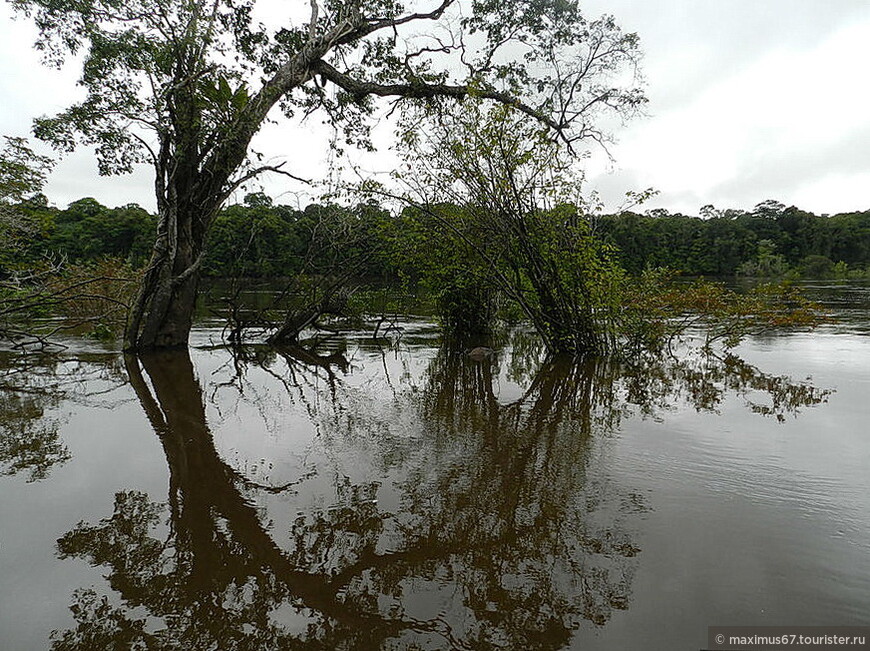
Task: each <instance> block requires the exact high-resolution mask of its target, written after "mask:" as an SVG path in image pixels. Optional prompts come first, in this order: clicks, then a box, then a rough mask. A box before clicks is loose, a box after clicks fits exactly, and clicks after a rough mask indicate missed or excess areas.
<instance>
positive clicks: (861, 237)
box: [0, 193, 870, 278]
mask: <svg viewBox="0 0 870 651" xmlns="http://www.w3.org/2000/svg"><path fill="white" fill-rule="evenodd" d="M18 208H19V212H20V213H23V215H25V216H26V217H27V218H28V219H29V221H31V223H32V224H33V225H34V226H35V228H34V229H31V235H30V237H29V241H28V242H27V243H26V246H25V247H24V249H23V250H22V249H21V248H19V249H18V250H17V251H16V254H15V255H16V258H18V259H17V260H0V269H2V268H3V267H8V266H9V265H14V264H16V263H17V264H21V263H25V264H26V263H27V262H28V261H29V260H31V259H36V258H39V257H44V256H45V255H54V256H63V257H65V258H67V259H69V260H70V261H88V260H95V259H99V258H102V257H106V256H115V257H120V258H123V259H126V260H127V261H129V262H130V263H131V264H132V265H133V266H137V267H138V266H142V265H143V264H145V263H146V262H147V260H148V256H149V254H150V247H151V244H152V242H153V238H154V231H155V228H156V218H155V216H154V215H151V214H149V213H148V211H146V210H144V209H143V208H141V207H139V206H138V205H136V204H129V205H126V206H122V207H119V208H107V207H106V206H103V205H101V204H100V203H99V202H98V201H96V200H95V199H91V198H85V199H79V200H78V201H74V202H73V203H71V204H70V205H69V207H68V208H66V209H65V210H60V209H58V208H54V207H51V206H49V205H48V202H47V200H46V199H45V197H43V196H41V195H40V196H37V197H36V198H34V199H32V200H30V201H29V202H27V203H26V204H23V205H21V206H19V207H18ZM337 211H338V212H341V213H342V215H343V217H342V219H343V220H344V221H345V223H346V225H347V228H352V229H353V230H354V231H355V233H356V235H355V236H354V237H334V235H335V230H334V229H335V220H334V216H335V213H336V212H337ZM327 212H328V213H329V214H330V215H331V217H330V218H331V220H332V226H331V227H330V228H331V229H332V231H331V232H330V234H329V235H328V236H329V237H334V243H335V246H336V247H339V248H340V247H353V248H354V250H353V251H344V252H341V251H338V252H337V253H339V254H341V253H344V254H347V256H348V257H353V258H354V259H356V260H359V259H364V260H365V262H364V264H363V265H362V266H361V267H360V268H359V272H360V273H361V274H362V275H367V276H374V277H384V278H390V277H394V276H396V275H397V273H398V270H397V268H396V264H395V259H394V256H392V255H390V254H389V253H385V251H387V252H389V251H395V250H396V247H397V245H398V246H401V242H400V241H399V242H397V239H398V240H401V238H402V229H401V228H396V225H397V224H399V223H400V221H396V219H395V218H394V217H392V216H391V215H390V213H389V212H387V211H386V210H383V209H380V208H377V207H373V206H369V205H361V206H357V207H354V208H339V207H336V206H321V205H310V206H308V207H306V208H305V209H303V210H299V209H296V208H292V207H289V206H279V205H273V204H272V201H271V199H269V197H267V196H265V195H263V194H260V193H256V194H251V195H248V196H247V197H246V199H245V203H244V204H239V205H233V206H229V207H227V208H226V209H224V210H223V211H222V212H221V213H220V214H219V215H218V216H217V218H216V222H215V224H214V227H213V228H212V230H211V234H210V240H209V244H208V251H207V256H206V258H205V260H204V264H203V269H204V271H205V273H206V274H207V275H211V276H238V275H242V276H252V277H277V276H282V277H283V276H291V275H294V274H296V273H297V272H299V271H300V270H301V269H302V268H303V265H306V264H307V266H306V267H305V268H307V269H310V268H312V261H311V260H307V262H306V256H308V255H309V254H310V252H311V251H312V250H313V249H312V247H311V242H312V241H313V240H315V239H317V238H322V237H323V233H321V232H320V231H319V229H320V224H321V223H322V221H323V220H322V217H323V216H324V215H325V214H326V213H327ZM593 228H594V232H595V233H597V234H598V235H599V236H600V237H601V238H603V239H605V240H607V241H609V242H611V243H612V244H614V245H615V246H616V247H617V248H618V250H619V255H620V258H621V261H622V263H623V264H624V266H625V268H626V269H627V270H628V271H630V272H640V271H643V270H644V269H646V268H649V267H669V268H671V269H674V270H676V271H679V272H681V273H682V274H685V275H707V276H732V275H748V276H785V275H793V276H805V277H832V276H839V277H848V276H859V275H864V274H866V273H867V271H868V269H870V210H868V211H864V212H853V213H842V214H837V215H833V216H827V215H822V216H819V215H814V214H812V213H809V212H805V211H803V210H800V209H798V208H795V207H786V206H784V205H783V204H780V203H777V202H775V201H765V202H763V203H760V204H758V205H757V206H756V207H755V209H754V210H752V211H748V212H747V211H736V210H725V211H718V210H716V209H714V208H712V207H711V206H707V207H705V208H704V209H702V215H701V216H687V215H682V214H670V213H668V212H667V211H666V210H661V209H656V210H650V211H648V212H647V213H645V214H638V213H634V212H623V213H621V214H618V215H602V216H597V217H595V218H594V220H593ZM317 250H318V251H322V250H323V242H320V243H319V245H318V248H317ZM22 257H23V258H25V259H22ZM331 257H333V256H331ZM338 257H341V255H339V256H338ZM333 259H335V257H333ZM313 267H314V268H316V267H317V265H316V261H314V264H313Z"/></svg>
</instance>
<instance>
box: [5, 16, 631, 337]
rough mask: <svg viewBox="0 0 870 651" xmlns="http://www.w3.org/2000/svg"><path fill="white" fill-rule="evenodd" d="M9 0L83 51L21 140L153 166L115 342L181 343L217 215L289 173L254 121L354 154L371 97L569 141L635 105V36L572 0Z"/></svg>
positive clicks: (51, 35) (589, 136)
mask: <svg viewBox="0 0 870 651" xmlns="http://www.w3.org/2000/svg"><path fill="white" fill-rule="evenodd" d="M9 1H10V2H11V4H12V5H13V6H14V7H15V8H16V9H18V10H19V11H21V12H23V13H25V14H26V15H28V16H30V17H31V18H32V19H33V20H35V22H36V25H37V26H38V28H39V30H40V38H39V40H38V42H37V47H38V48H39V49H40V50H42V51H43V53H44V55H45V58H46V61H47V62H49V63H56V64H58V63H60V62H61V61H63V60H64V59H65V57H68V56H70V55H82V58H81V60H82V76H81V79H80V82H79V83H80V85H81V86H82V87H83V88H84V90H85V91H86V95H85V97H84V99H83V100H82V101H80V102H78V103H76V104H74V105H72V106H70V107H69V108H68V109H66V110H65V111H63V112H62V113H60V114H58V115H56V116H53V117H46V118H41V119H39V120H37V121H36V127H35V133H36V135H37V136H38V137H40V138H42V139H44V140H47V141H49V142H51V143H52V144H53V145H55V146H56V147H57V148H59V149H61V150H71V149H73V148H74V147H75V146H76V145H77V144H79V143H84V144H87V145H91V146H94V147H95V148H96V152H97V156H98V162H99V169H100V172H101V173H102V174H117V173H124V172H129V171H130V170H131V169H132V168H133V167H134V166H135V165H137V164H140V163H150V164H152V165H153V167H154V171H155V180H154V188H155V193H156V198H157V208H158V215H159V220H158V231H157V236H156V241H155V244H154V251H153V255H152V258H151V261H150V263H149V266H148V267H147V270H146V273H145V275H144V280H143V282H142V285H141V288H140V290H139V292H138V296H137V298H136V300H135V302H134V304H133V307H132V308H131V312H130V315H129V322H128V326H127V330H126V336H125V346H126V348H127V349H130V350H134V349H138V350H143V349H149V348H162V347H173V346H183V345H185V344H186V343H187V338H188V334H189V330H190V326H191V319H192V314H193V308H194V304H195V300H196V293H197V284H198V280H199V268H200V262H201V260H202V257H203V251H204V247H205V244H206V236H207V234H208V231H209V228H210V226H211V224H212V223H213V221H214V217H215V215H216V213H217V212H218V211H219V210H220V208H221V206H222V205H223V203H224V202H225V200H226V199H227V198H228V197H229V196H230V194H231V193H232V192H233V191H234V189H236V188H237V187H239V186H240V185H241V184H242V183H244V182H246V181H248V180H250V179H252V178H254V177H255V176H257V175H259V174H262V173H264V172H267V171H273V172H274V171H280V172H283V173H288V174H289V172H287V171H286V170H283V169H278V168H279V167H280V166H272V165H260V164H258V163H257V162H256V161H257V159H256V157H255V156H252V155H251V147H250V145H251V139H252V138H253V137H254V135H255V134H256V133H257V132H258V130H259V129H260V128H261V126H262V125H263V124H264V123H265V122H266V121H267V120H269V119H272V118H276V117H279V116H280V115H281V114H282V113H283V114H284V115H285V116H287V117H289V118H291V119H295V120H297V121H298V120H303V119H305V118H307V117H309V116H310V115H312V114H314V113H318V112H320V113H322V114H324V115H325V116H326V119H327V120H328V121H329V122H330V123H331V124H333V125H334V126H335V128H336V129H338V130H339V133H342V134H343V137H344V139H345V140H346V141H347V142H350V143H354V144H357V145H361V146H366V145H370V144H371V143H370V142H369V138H368V127H369V125H370V123H371V122H370V120H369V118H370V117H372V115H373V113H374V111H375V110H376V109H377V108H378V103H377V102H376V99H377V98H386V100H388V101H392V102H409V101H410V102H420V101H423V102H425V101H431V100H434V99H438V98H447V99H452V100H457V101H461V100H462V99H463V98H466V97H468V96H474V97H477V98H483V99H486V100H491V101H493V102H499V103H502V104H506V105H510V106H512V107H514V108H516V109H517V110H519V111H521V112H523V113H525V114H527V115H528V116H529V117H530V119H536V120H538V121H539V122H540V123H541V124H542V125H543V126H544V127H545V128H547V129H548V130H549V131H550V132H551V135H552V136H553V137H555V138H559V139H561V140H563V141H564V142H565V143H567V144H572V143H575V144H576V143H578V142H581V141H590V140H598V141H601V140H603V139H605V137H606V136H605V132H604V130H603V128H602V126H601V125H602V124H603V123H602V115H603V114H608V113H609V114H612V115H614V116H620V115H624V114H626V113H630V112H632V111H633V110H635V109H636V108H637V107H638V106H639V105H641V104H642V103H643V102H644V101H645V99H644V96H643V93H642V91H641V90H640V89H639V88H638V81H637V76H636V75H635V74H633V73H634V65H635V63H636V61H637V58H638V40H637V37H636V36H635V35H634V34H626V33H623V32H622V31H621V30H620V29H619V27H618V26H617V25H616V24H615V23H614V21H613V19H612V18H611V17H608V16H605V17H602V18H600V19H597V20H587V19H586V18H585V17H584V16H583V14H582V13H581V11H580V9H579V8H578V6H577V4H576V2H573V1H571V0H515V1H513V2H505V1H504V0H419V1H415V2H411V3H409V5H413V6H405V5H404V4H402V3H399V2H396V1H395V0H366V2H362V1H361V0H310V2H308V3H306V2H303V1H302V0H298V1H295V2H273V3H266V2H262V1H261V2H257V1H256V0H9ZM384 108H386V107H384Z"/></svg>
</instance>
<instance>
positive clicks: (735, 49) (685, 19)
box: [0, 0, 870, 214]
mask: <svg viewBox="0 0 870 651" xmlns="http://www.w3.org/2000/svg"><path fill="white" fill-rule="evenodd" d="M582 6H583V7H584V8H585V10H586V13H587V15H589V16H592V15H598V14H600V13H603V12H609V13H612V14H613V15H614V16H615V17H616V19H617V21H618V22H619V24H621V25H622V27H623V28H624V29H625V30H627V31H634V32H637V33H638V34H639V36H640V38H641V44H642V47H643V50H644V52H645V55H644V62H643V71H644V75H645V77H646V80H647V95H648V97H649V99H650V103H649V106H648V110H647V112H648V116H647V117H645V118H642V119H638V120H636V121H634V122H632V123H631V124H629V125H627V126H626V127H624V128H621V129H620V130H619V131H618V132H617V133H616V137H617V141H618V143H617V145H616V146H614V147H612V148H611V153H612V155H613V157H614V158H615V161H614V162H612V163H611V162H609V161H608V160H607V157H605V156H603V155H597V156H595V157H593V159H592V160H591V161H590V162H589V167H588V177H589V187H590V188H595V189H597V190H598V191H599V192H600V193H601V195H602V197H603V198H604V200H605V202H606V204H607V205H608V207H611V208H612V207H615V206H617V205H619V204H620V202H621V199H622V197H623V196H624V194H625V192H626V191H627V190H642V189H646V188H648V187H653V188H655V189H656V190H658V191H659V195H658V196H657V197H656V198H655V199H654V200H652V201H651V202H649V203H648V204H646V206H645V208H653V207H663V208H668V209H669V210H671V211H672V212H676V211H681V212H684V213H687V214H697V213H698V210H699V208H700V207H701V206H703V205H705V204H714V205H715V206H716V207H718V208H744V209H751V208H752V207H753V206H754V205H755V204H757V203H759V202H761V201H763V200H765V199H777V200H779V201H782V202H783V203H785V204H787V205H792V204H794V205H797V206H799V207H801V208H804V209H806V210H811V211H813V212H816V213H836V212H842V211H848V210H867V209H870V70H868V66H870V2H868V1H867V0H587V1H585V2H582ZM34 34H35V32H34V30H33V29H32V28H31V27H30V25H29V24H28V23H27V21H26V20H24V19H18V20H15V21H13V20H12V19H11V18H10V11H9V9H8V7H7V5H6V3H2V4H0V133H2V134H6V135H27V134H28V131H29V129H30V124H31V120H32V118H34V117H36V116H39V115H43V114H50V113H52V112H55V111H57V110H59V109H61V108H63V107H65V106H66V105H67V104H68V103H69V102H70V101H71V100H73V99H75V98H77V97H79V96H80V91H79V90H78V89H77V88H76V86H75V80H76V77H77V72H78V71H77V70H76V69H75V67H74V66H70V67H69V68H68V69H65V70H61V71H57V70H52V69H46V68H43V67H41V66H40V65H39V61H38V57H37V56H36V54H35V53H34V52H33V50H32V43H33V38H34ZM381 131H382V132H383V133H382V136H383V137H382V138H381V139H380V141H381V142H382V143H383V145H382V146H383V147H388V146H389V133H390V129H389V126H388V125H385V126H384V127H383V128H382V129H381ZM327 136H328V131H326V130H323V129H320V128H319V127H318V125H317V124H316V123H314V124H308V125H306V126H304V127H303V128H302V129H299V128H298V127H295V126H294V125H290V124H284V125H279V126H270V127H268V128H267V129H266V130H265V132H264V133H263V134H261V136H260V137H259V139H258V140H257V141H256V143H255V144H256V145H257V146H258V148H259V149H260V150H262V151H265V152H266V153H267V154H268V155H270V156H274V157H275V158H276V159H280V158H282V157H286V159H287V160H288V169H291V170H292V171H293V172H294V173H297V174H299V175H302V176H315V175H318V174H321V173H322V171H323V170H324V169H325V158H326V155H327V154H326V148H325V147H322V146H320V145H321V143H324V142H325V138H326V137H327ZM388 161H389V159H388V158H387V157H381V158H372V159H370V160H368V161H367V163H366V166H367V168H369V169H372V170H373V171H383V170H382V169H380V170H379V169H378V168H379V166H380V167H381V168H382V167H384V166H389V165H390V163H389V162H388ZM283 185H284V183H283V179H275V180H272V181H268V180H267V181H266V182H265V187H264V189H265V190H266V191H267V192H268V193H270V194H272V195H273V196H278V197H279V199H278V200H279V201H286V202H288V203H291V202H293V201H296V200H297V198H295V197H294V196H292V195H288V194H282V190H283V189H284V188H283ZM46 193H47V194H48V196H49V199H50V200H51V201H52V202H54V203H56V204H57V205H60V206H64V205H65V204H66V203H68V202H69V201H72V200H75V199H78V198H81V197H83V196H93V197H95V198H97V199H98V200H100V201H101V202H103V203H105V204H107V205H111V206H114V205H121V204H125V203H130V202H136V203H139V204H141V205H143V206H145V207H147V208H149V209H153V208H154V199H153V190H152V181H151V175H150V173H149V170H147V169H143V170H141V171H140V172H138V173H136V174H134V175H133V176H124V177H113V178H100V177H99V176H98V175H97V171H96V164H95V162H94V159H93V157H92V156H91V155H90V154H89V153H88V152H87V151H86V150H83V151H81V152H78V153H76V154H74V155H71V156H68V157H67V158H66V159H64V160H63V161H62V162H61V163H60V164H59V165H58V166H57V167H56V169H55V171H54V173H53V174H52V177H51V180H50V182H49V185H48V188H47V190H46Z"/></svg>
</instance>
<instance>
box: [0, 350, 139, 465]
mask: <svg viewBox="0 0 870 651" xmlns="http://www.w3.org/2000/svg"><path fill="white" fill-rule="evenodd" d="M125 383H126V379H125V378H124V377H123V375H122V374H121V368H120V366H119V364H118V360H117V357H116V356H115V355H111V356H108V357H107V356H104V355H96V356H95V355H85V356H82V357H81V358H78V359H64V358H57V357H52V356H45V357H40V356H38V355H30V356H23V357H21V356H17V355H16V356H12V355H10V354H9V353H6V352H3V353H0V475H20V476H24V477H25V478H26V481H27V482H34V481H40V480H43V479H46V478H47V477H48V476H49V475H50V473H51V471H52V470H53V469H54V468H56V467H59V466H62V465H63V464H64V463H66V462H67V461H69V460H70V459H71V458H72V455H71V453H70V451H69V449H68V448H67V446H66V444H65V443H64V441H63V440H62V438H61V436H60V429H61V426H62V424H63V420H64V418H63V414H61V413H59V411H58V408H59V407H60V405H61V404H62V403H67V404H69V403H72V402H75V403H77V404H93V403H94V402H96V401H98V400H99V399H100V397H101V396H104V395H106V394H107V393H110V392H111V391H113V390H114V389H116V388H118V387H119V386H121V385H123V384H125Z"/></svg>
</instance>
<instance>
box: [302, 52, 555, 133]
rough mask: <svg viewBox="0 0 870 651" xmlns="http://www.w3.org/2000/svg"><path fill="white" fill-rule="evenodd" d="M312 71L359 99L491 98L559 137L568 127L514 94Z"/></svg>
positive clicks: (322, 66)
mask: <svg viewBox="0 0 870 651" xmlns="http://www.w3.org/2000/svg"><path fill="white" fill-rule="evenodd" d="M312 70H313V71H314V72H316V73H318V74H321V75H323V76H324V77H325V78H326V79H328V80H329V81H331V82H332V83H334V84H335V85H336V86H338V87H339V88H341V89H342V90H344V91H346V92H348V93H350V94H351V95H353V96H354V97H356V98H360V99H362V98H363V97H366V96H368V95H377V96H378V97H403V98H409V99H410V98H413V99H428V98H436V97H450V98H453V99H465V98H466V97H469V96H474V97H482V98H484V99H490V100H493V101H496V102H500V103H501V104H506V105H507V106H511V107H513V108H515V109H517V110H518V111H520V112H522V113H525V114H526V115H529V116H531V117H533V118H535V119H536V120H538V121H539V122H542V123H543V124H545V125H547V126H548V127H550V128H551V129H553V130H554V131H556V132H558V133H560V134H561V133H562V132H563V131H564V129H565V127H566V126H567V125H565V124H564V123H559V122H556V121H555V120H553V119H552V118H551V117H549V116H548V115H546V114H544V113H542V112H541V111H539V110H538V109H536V108H534V107H532V106H529V105H528V104H526V103H524V102H522V101H520V100H519V99H517V98H516V97H514V96H513V95H511V94H509V93H504V92H501V91H497V90H493V89H486V88H473V87H470V86H468V85H466V84H462V85H454V84H427V83H423V82H420V83H414V84H378V83H375V82H372V81H361V80H359V79H354V78H353V77H351V76H349V75H346V74H345V73H343V72H339V71H338V70H337V69H335V68H334V67H333V66H331V65H330V64H328V63H326V62H325V61H317V62H316V63H314V64H313V65H312Z"/></svg>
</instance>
